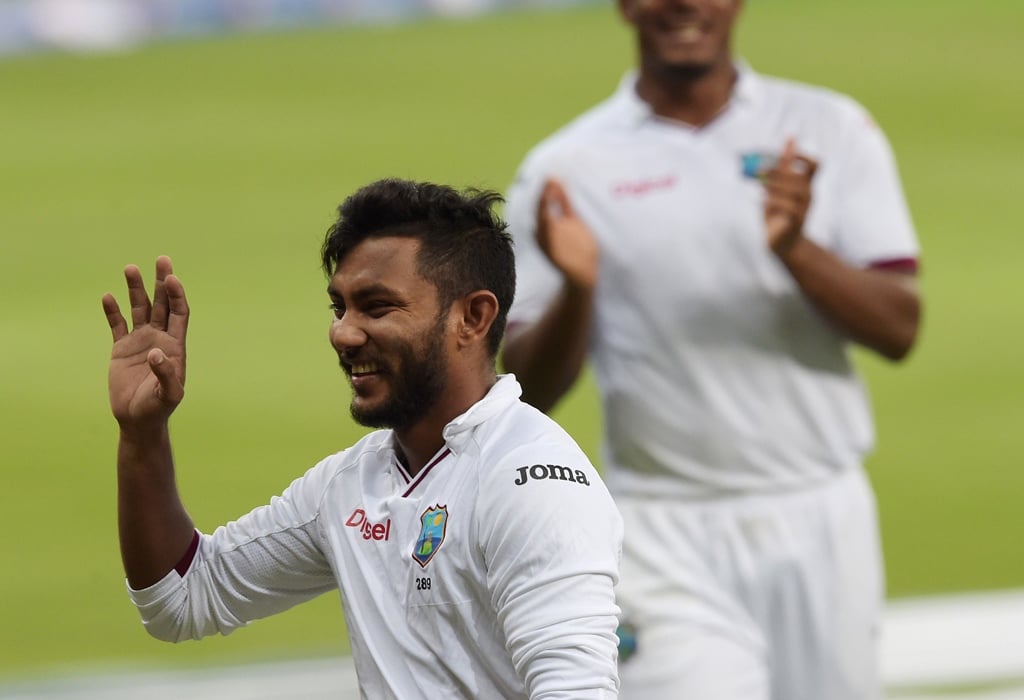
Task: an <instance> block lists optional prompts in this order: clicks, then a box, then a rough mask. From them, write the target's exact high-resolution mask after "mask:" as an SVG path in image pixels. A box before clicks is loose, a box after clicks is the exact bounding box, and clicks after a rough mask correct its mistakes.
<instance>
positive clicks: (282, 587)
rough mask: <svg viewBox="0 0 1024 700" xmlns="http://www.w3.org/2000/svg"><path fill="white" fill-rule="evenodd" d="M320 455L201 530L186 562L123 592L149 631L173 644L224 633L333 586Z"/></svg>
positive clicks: (326, 464)
mask: <svg viewBox="0 0 1024 700" xmlns="http://www.w3.org/2000/svg"><path fill="white" fill-rule="evenodd" d="M328 467H329V462H328V461H327V460H325V461H324V462H322V463H321V464H319V465H317V466H316V467H314V468H313V469H311V470H310V471H309V472H307V473H306V474H305V475H304V476H302V477H300V478H298V479H296V480H295V481H294V482H292V484H291V485H290V486H289V487H288V488H287V489H286V490H285V491H284V493H282V494H281V495H280V496H276V497H274V498H273V499H271V501H270V503H269V504H267V505H265V506H261V507H259V508H256V509H255V510H253V511H251V512H249V513H248V514H246V515H244V516H242V517H241V518H239V519H238V520H236V521H233V522H230V523H228V524H227V525H224V526H222V527H219V528H217V529H216V531H214V533H213V534H212V535H206V534H202V535H201V539H200V541H199V546H198V548H197V550H196V554H195V557H194V558H193V559H192V563H191V566H189V568H188V570H187V571H186V572H185V573H184V575H182V574H179V573H178V571H175V570H171V571H170V572H169V573H168V574H167V575H166V576H164V578H162V579H161V580H160V581H158V582H156V583H155V584H153V585H152V586H149V587H147V588H144V589H142V590H134V589H132V588H131V587H130V586H129V588H128V594H129V596H130V598H131V600H132V602H133V603H134V604H135V606H136V607H137V608H138V610H139V613H140V615H141V616H142V622H143V625H145V627H146V630H147V631H148V632H149V633H150V634H151V635H152V636H154V637H156V638H158V639H162V640H165V641H171V642H180V641H184V640H186V639H200V638H202V637H205V636H208V635H211V634H229V633H230V632H232V631H233V630H235V629H237V628H238V627H242V626H244V625H247V624H248V623H249V622H251V621H253V620H256V619H259V618H263V617H267V616H269V615H273V614H274V613H278V612H281V611H284V610H287V609H288V608H291V607H293V606H294V605H297V604H298V603H301V602H304V601H307V600H311V599H312V598H315V597H316V596H318V595H320V594H322V593H325V592H327V591H329V590H331V589H333V588H335V587H336V586H337V582H336V579H335V577H334V574H333V571H332V569H331V566H330V563H329V561H328V559H327V557H326V555H325V554H324V551H325V550H324V547H323V546H322V545H321V536H320V529H319V523H318V515H319V501H320V495H321V494H322V493H323V487H324V485H325V483H326V481H325V480H326V478H327V477H328V475H329V472H328Z"/></svg>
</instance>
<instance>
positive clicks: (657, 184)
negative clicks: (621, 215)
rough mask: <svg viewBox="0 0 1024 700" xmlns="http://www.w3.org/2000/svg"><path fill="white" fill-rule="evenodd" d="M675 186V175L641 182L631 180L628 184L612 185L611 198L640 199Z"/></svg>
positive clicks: (650, 178) (651, 178) (618, 183)
mask: <svg viewBox="0 0 1024 700" xmlns="http://www.w3.org/2000/svg"><path fill="white" fill-rule="evenodd" d="M675 184H676V176H675V175H662V176H661V177H649V178H645V179H643V180H631V181H629V182H617V183H615V184H614V185H612V196H613V197H642V196H643V195H645V194H648V193H649V192H653V191H654V190H664V189H667V188H669V187H672V186H673V185H675Z"/></svg>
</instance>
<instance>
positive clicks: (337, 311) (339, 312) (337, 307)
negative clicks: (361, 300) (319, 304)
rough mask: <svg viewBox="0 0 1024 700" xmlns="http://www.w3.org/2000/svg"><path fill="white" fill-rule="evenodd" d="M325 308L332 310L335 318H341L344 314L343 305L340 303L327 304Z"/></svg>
mask: <svg viewBox="0 0 1024 700" xmlns="http://www.w3.org/2000/svg"><path fill="white" fill-rule="evenodd" d="M327 308H328V309H330V310H331V311H333V312H334V317H335V318H341V317H342V316H344V315H345V307H344V306H342V305H341V304H328V305H327Z"/></svg>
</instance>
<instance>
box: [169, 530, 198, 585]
mask: <svg viewBox="0 0 1024 700" xmlns="http://www.w3.org/2000/svg"><path fill="white" fill-rule="evenodd" d="M197 549H199V530H196V531H195V533H193V535H192V544H190V545H189V546H188V549H187V550H185V556H183V557H182V558H181V559H180V560H179V561H178V563H177V564H175V565H174V570H175V571H177V572H178V576H182V577H184V576H185V574H186V573H187V572H188V567H190V566H192V560H193V559H194V558H195V556H196V550H197Z"/></svg>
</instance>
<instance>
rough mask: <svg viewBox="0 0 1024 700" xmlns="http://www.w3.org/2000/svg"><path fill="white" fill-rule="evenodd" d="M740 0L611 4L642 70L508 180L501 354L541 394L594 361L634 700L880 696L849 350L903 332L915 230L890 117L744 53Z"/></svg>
mask: <svg viewBox="0 0 1024 700" xmlns="http://www.w3.org/2000/svg"><path fill="white" fill-rule="evenodd" d="M741 5H742V2H741V1H740V0H619V9H620V11H621V14H622V16H623V17H624V18H625V21H626V22H627V23H628V24H629V25H630V26H631V27H632V29H633V30H635V37H636V42H637V47H638V54H639V66H638V70H637V71H636V72H635V73H631V74H630V75H628V76H627V77H626V78H625V79H624V80H623V81H622V83H621V85H620V87H619V89H618V91H617V92H616V93H615V94H614V95H613V96H612V97H611V98H610V99H608V100H607V101H605V102H604V103H602V104H601V105H599V106H597V107H596V108H594V109H592V110H590V111H589V112H587V113H586V114H584V115H583V116H581V117H579V118H578V119H576V120H575V121H573V122H572V123H571V124H569V125H568V126H567V127H565V128H563V129H562V130H561V131H559V132H558V133H556V134H555V135H554V136H552V137H551V138H549V139H547V140H546V141H544V142H543V143H542V144H540V145H539V146H538V147H536V148H535V149H534V150H533V151H532V152H531V153H530V154H529V155H528V157H527V158H526V160H525V162H524V163H523V165H522V166H521V169H520V171H519V173H518V175H517V178H516V180H515V182H514V184H513V186H512V188H511V190H510V193H509V203H508V210H507V211H508V217H509V224H510V228H511V230H512V231H513V232H514V234H515V236H516V255H517V265H518V272H519V294H518V296H517V297H516V303H515V304H514V305H513V309H512V311H511V313H510V316H509V333H508V337H507V340H506V347H505V350H504V352H503V361H504V365H505V367H506V368H507V369H508V370H509V371H511V372H514V373H515V374H516V376H517V378H518V379H519V381H520V382H521V383H522V385H523V392H524V393H523V397H524V399H525V400H527V401H529V402H532V403H534V404H535V405H536V406H538V407H539V408H542V409H543V410H549V409H550V408H552V407H553V406H554V405H555V403H556V402H557V401H558V400H559V398H560V397H561V396H563V394H564V393H565V392H566V391H567V390H568V389H569V388H570V387H571V386H572V384H573V382H574V381H575V380H576V378H577V376H578V374H579V372H580V370H581V367H582V366H583V364H584V362H585V360H586V358H587V357H588V356H589V358H591V359H592V360H593V363H594V369H595V373H596V379H597V383H598V387H599V389H600V392H601V396H602V399H603V409H604V420H605V433H604V444H603V454H602V456H603V461H604V467H605V472H604V473H605V478H606V479H607V481H608V484H609V487H610V488H611V490H612V493H613V494H614V495H615V496H616V498H617V500H618V503H619V506H620V509H621V510H622V513H623V517H624V519H625V523H626V531H625V545H624V552H623V562H622V582H621V584H620V586H619V588H618V595H619V604H620V605H621V606H622V608H623V618H622V623H623V625H622V628H621V634H622V637H623V643H622V658H621V659H620V667H619V672H620V677H621V680H622V697H623V698H624V699H625V700H665V699H668V698H699V699H700V700H732V699H735V700H741V699H742V700H760V699H766V698H772V699H773V700H854V699H864V698H877V697H878V696H879V692H880V691H879V679H878V670H877V662H876V639H877V635H878V624H879V616H880V608H881V603H882V602H883V599H884V585H883V568H882V557H881V552H880V544H879V537H878V531H877V523H876V512H875V504H874V497H873V494H872V492H871V489H870V486H869V483H868V481H867V479H866V476H865V474H864V471H863V468H862V461H863V459H864V456H865V455H866V454H867V453H868V452H869V450H870V449H871V448H872V446H873V441H874V434H873V427H872V420H871V415H870V407H869V403H868V400H867V397H866V395H865V390H864V387H863V386H862V384H861V381H860V380H859V379H858V376H857V374H856V373H855V371H854V367H853V366H852V365H851V361H850V358H849V356H848V349H849V345H850V341H854V342H857V343H860V344H861V345H863V346H865V347H867V348H870V349H871V350H873V351H875V352H877V353H879V354H880V355H882V356H884V357H886V358H889V359H891V360H900V359H902V358H903V357H905V356H906V355H907V353H908V352H909V351H910V349H911V347H912V345H913V344H914V341H915V337H916V335H917V330H918V322H919V315H920V301H919V297H918V292H917V290H916V286H915V279H914V277H915V273H916V269H917V258H918V244H917V241H916V235H915V232H914V229H913V226H912V223H911V219H910V216H909V213H908V209H907V206H906V204H905V201H904V197H903V193H902V188H901V185H900V182H899V178H898V175H897V171H896V167H895V164H894V159H893V156H892V153H891V151H890V148H889V145H888V143H887V141H886V139H885V137H884V135H883V134H882V133H881V131H879V129H878V127H877V126H876V125H875V124H874V122H872V120H871V118H870V117H869V116H868V114H867V113H866V112H865V110H864V109H862V108H861V107H860V106H859V105H858V104H856V103H855V102H854V101H853V100H851V99H849V98H847V97H844V96H841V95H838V94H835V93H833V92H830V91H827V90H824V89H821V88H817V87H811V86H806V85H800V84H795V83H791V82H784V81H782V80H778V79H773V78H767V77H764V76H761V75H758V74H757V73H755V72H753V71H752V70H751V69H750V68H749V67H748V66H746V65H744V64H743V63H742V62H740V61H737V60H736V59H735V58H734V57H733V54H732V51H731V46H730V36H731V32H732V29H733V24H734V22H735V20H736V19H737V16H738V14H739V12H740V9H741ZM630 652H633V653H632V656H631V658H626V657H627V655H628V654H629V653H630Z"/></svg>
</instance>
